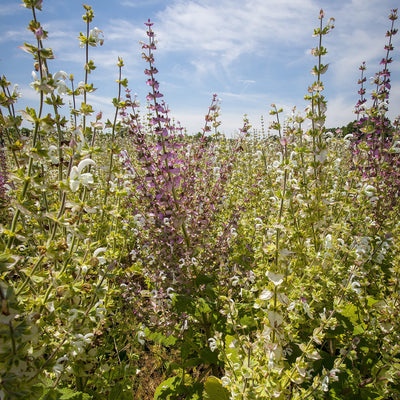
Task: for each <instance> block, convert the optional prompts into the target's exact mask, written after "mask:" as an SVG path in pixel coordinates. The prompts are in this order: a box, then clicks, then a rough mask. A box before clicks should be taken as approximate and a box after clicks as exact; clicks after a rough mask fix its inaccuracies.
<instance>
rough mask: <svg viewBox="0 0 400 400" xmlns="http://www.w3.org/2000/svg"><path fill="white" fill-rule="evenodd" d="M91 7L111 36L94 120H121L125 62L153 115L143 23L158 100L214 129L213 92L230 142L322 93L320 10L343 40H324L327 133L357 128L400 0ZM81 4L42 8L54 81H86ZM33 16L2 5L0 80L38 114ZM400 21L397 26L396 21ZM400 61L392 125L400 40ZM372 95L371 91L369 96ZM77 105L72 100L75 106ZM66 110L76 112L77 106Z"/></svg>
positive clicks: (99, 61) (199, 0)
mask: <svg viewBox="0 0 400 400" xmlns="http://www.w3.org/2000/svg"><path fill="white" fill-rule="evenodd" d="M85 4H89V5H91V6H93V9H94V13H95V19H94V21H93V23H92V27H98V28H99V29H101V30H102V31H103V33H104V40H105V41H104V45H103V46H102V47H98V48H91V50H90V51H91V53H90V58H92V59H93V60H94V62H95V64H96V66H97V69H96V70H95V71H94V72H93V73H92V74H91V75H90V82H93V83H94V86H95V87H97V88H98V89H97V91H96V92H94V93H93V94H90V95H89V97H88V102H89V103H91V104H92V105H93V107H94V108H95V110H96V112H97V111H100V110H102V111H103V114H104V115H105V116H106V117H109V118H110V119H111V116H112V115H113V109H112V105H111V100H112V98H113V97H115V96H116V95H117V84H116V83H115V79H116V78H117V73H118V69H117V67H116V63H117V61H118V56H120V57H122V58H123V60H124V63H125V67H124V69H123V76H124V77H126V78H128V80H129V87H130V88H131V89H132V91H133V92H136V93H138V96H139V100H140V101H141V103H142V104H145V96H146V93H147V87H146V85H145V81H146V78H145V75H144V74H143V70H144V69H145V68H146V64H145V62H144V60H142V58H141V47H140V44H139V41H141V40H146V39H147V37H146V34H145V30H146V27H145V25H144V22H146V21H147V19H148V18H150V19H151V20H152V21H153V22H154V26H153V29H154V31H155V32H156V35H157V39H158V41H159V43H158V49H157V50H156V52H155V57H156V66H157V68H158V70H159V71H160V72H159V74H158V76H157V77H158V80H159V82H160V91H161V92H162V93H163V94H164V96H165V101H166V102H167V104H169V107H170V109H171V115H172V116H173V117H174V118H175V119H176V120H179V121H181V123H182V125H183V126H184V127H186V128H187V129H188V131H189V132H197V131H199V130H200V129H201V128H202V126H203V125H204V115H205V114H206V113H207V110H208V106H209V104H210V101H211V98H212V95H213V93H217V94H218V97H219V98H220V99H221V100H222V101H221V120H222V125H221V127H220V129H221V131H222V132H224V133H226V134H227V135H230V134H232V133H234V132H235V131H237V129H239V128H240V127H241V125H242V117H243V115H244V114H245V113H246V114H248V116H249V118H250V122H251V124H252V125H253V127H255V128H260V126H261V123H260V116H261V115H263V116H264V118H265V120H266V121H269V120H270V116H269V115H268V113H269V110H270V105H271V103H275V104H276V105H277V106H280V107H283V108H284V112H285V114H289V113H290V112H291V109H292V107H293V106H296V107H297V110H298V111H300V112H302V111H303V110H304V108H305V107H306V106H307V103H306V102H305V100H303V97H304V95H305V94H306V92H307V87H308V85H310V84H311V83H312V82H313V76H312V75H311V74H310V70H311V69H312V67H313V65H314V63H315V62H316V59H315V57H313V56H311V54H310V49H311V48H312V47H315V46H316V45H317V41H316V40H317V39H316V38H313V37H312V33H313V29H314V28H315V27H316V26H317V25H318V23H319V20H318V15H319V10H320V8H323V9H324V12H325V15H326V20H327V19H328V18H330V17H334V18H335V20H336V21H335V29H334V30H333V31H332V32H331V33H330V34H329V35H328V36H326V37H325V42H324V45H325V47H327V48H328V55H327V56H325V59H324V63H329V69H328V71H327V73H326V74H325V75H324V76H323V78H324V79H323V81H324V84H325V93H324V94H325V96H326V98H327V99H328V112H327V124H326V125H327V126H328V127H332V126H338V125H343V124H347V123H348V122H349V121H351V120H353V119H354V114H353V112H352V110H353V108H354V104H355V103H356V102H357V100H358V95H357V90H358V85H357V80H358V78H359V70H358V67H359V66H360V64H361V63H362V62H363V61H366V63H367V68H368V69H367V72H366V75H367V77H372V76H373V75H374V74H375V72H377V71H378V69H379V62H380V60H381V59H382V57H383V56H384V55H385V52H384V49H383V47H384V45H385V43H386V38H385V33H386V30H387V29H388V28H389V22H390V21H389V20H388V18H387V17H388V15H389V12H390V9H392V8H395V7H397V6H398V5H399V3H398V0H169V1H168V0H113V1H106V0H87V1H86V2H85ZM83 13H84V10H83V7H82V1H81V0H79V1H77V0H69V1H65V0H44V1H43V11H42V12H38V14H37V18H38V20H39V21H40V22H41V23H42V25H43V26H44V28H45V29H46V30H48V31H49V39H48V40H47V41H46V43H45V46H46V47H52V48H53V50H54V53H55V56H56V59H55V60H52V61H51V62H50V65H49V68H50V72H52V73H55V72H56V71H58V70H63V71H66V72H67V73H68V74H71V73H73V74H74V76H75V80H76V81H77V82H78V81H81V80H83V78H84V71H83V64H84V51H83V49H81V48H80V47H79V41H78V38H77V37H78V35H79V32H80V31H84V30H85V25H84V22H83V21H82V14H83ZM30 19H31V10H28V9H26V8H24V7H21V6H20V2H19V1H18V0H2V1H1V5H0V30H1V35H0V59H1V61H0V74H1V75H3V74H5V75H6V77H7V79H8V80H9V81H11V82H12V83H13V84H14V83H17V84H19V89H20V91H21V92H22V94H23V98H21V99H20V101H19V103H18V105H17V109H24V108H25V107H26V106H27V105H29V106H36V105H37V94H36V93H35V92H34V91H33V89H31V88H30V86H29V83H30V82H31V81H32V77H31V71H32V70H33V62H32V60H31V57H30V55H29V54H26V53H24V52H23V51H22V50H21V49H19V48H18V46H21V45H22V44H23V42H28V43H34V40H33V39H34V38H33V35H32V34H31V33H30V32H29V31H28V30H27V29H26V26H27V25H28V23H29V21H30ZM397 22H399V21H397ZM393 44H394V46H395V51H394V53H393V58H394V62H393V64H392V65H391V71H392V92H391V97H390V112H389V116H390V117H391V118H393V117H395V116H397V115H398V114H400V56H398V54H399V49H400V34H398V35H396V36H394V40H393ZM372 88H373V86H372V85H370V84H368V85H367V89H368V90H372ZM67 102H68V100H67ZM67 108H68V107H67Z"/></svg>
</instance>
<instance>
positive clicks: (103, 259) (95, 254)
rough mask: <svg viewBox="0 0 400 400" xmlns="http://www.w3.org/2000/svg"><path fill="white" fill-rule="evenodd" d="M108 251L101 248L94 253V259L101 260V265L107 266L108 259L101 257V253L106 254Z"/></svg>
mask: <svg viewBox="0 0 400 400" xmlns="http://www.w3.org/2000/svg"><path fill="white" fill-rule="evenodd" d="M105 251H107V247H99V248H98V249H96V250H95V251H94V252H93V257H96V258H97V259H98V260H99V264H105V263H106V259H105V258H104V257H99V254H100V253H104V252H105Z"/></svg>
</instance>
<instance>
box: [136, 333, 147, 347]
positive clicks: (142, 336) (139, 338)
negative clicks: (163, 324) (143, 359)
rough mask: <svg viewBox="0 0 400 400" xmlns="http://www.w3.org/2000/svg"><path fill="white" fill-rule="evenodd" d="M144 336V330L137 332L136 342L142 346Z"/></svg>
mask: <svg viewBox="0 0 400 400" xmlns="http://www.w3.org/2000/svg"><path fill="white" fill-rule="evenodd" d="M145 337H146V333H145V332H144V331H139V332H138V334H137V340H138V342H139V343H140V344H141V345H142V346H143V345H144V339H145Z"/></svg>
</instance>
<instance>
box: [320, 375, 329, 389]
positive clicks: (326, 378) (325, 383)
mask: <svg viewBox="0 0 400 400" xmlns="http://www.w3.org/2000/svg"><path fill="white" fill-rule="evenodd" d="M321 389H322V390H323V391H324V392H327V391H328V390H329V376H328V375H325V376H324V379H322V382H321Z"/></svg>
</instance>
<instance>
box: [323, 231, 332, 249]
mask: <svg viewBox="0 0 400 400" xmlns="http://www.w3.org/2000/svg"><path fill="white" fill-rule="evenodd" d="M324 243H325V248H326V249H328V250H329V249H331V248H332V235H331V234H328V235H326V236H325V240H324Z"/></svg>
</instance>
